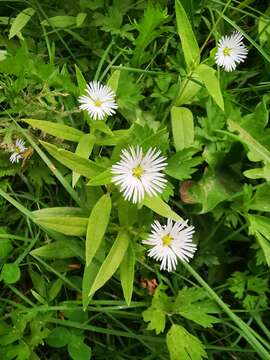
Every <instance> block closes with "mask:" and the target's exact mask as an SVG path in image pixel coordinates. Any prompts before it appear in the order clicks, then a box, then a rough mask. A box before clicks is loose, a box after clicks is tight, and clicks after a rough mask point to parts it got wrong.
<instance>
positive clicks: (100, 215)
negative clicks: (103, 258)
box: [85, 194, 112, 266]
mask: <svg viewBox="0 0 270 360" xmlns="http://www.w3.org/2000/svg"><path fill="white" fill-rule="evenodd" d="M111 208H112V203H111V198H110V194H105V195H103V196H102V197H101V198H100V199H99V200H98V201H97V203H96V205H95V206H94V208H93V210H92V212H91V214H90V217H89V220H88V225H87V234H86V243H85V258H86V265H87V266H88V265H89V264H90V263H91V261H92V260H93V257H94V256H95V254H96V252H97V250H98V248H99V246H100V244H101V242H102V239H103V237H104V234H105V232H106V229H107V226H108V223H109V220H110V214H111Z"/></svg>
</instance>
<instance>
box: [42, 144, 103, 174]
mask: <svg viewBox="0 0 270 360" xmlns="http://www.w3.org/2000/svg"><path fill="white" fill-rule="evenodd" d="M40 143H41V144H42V145H43V146H44V147H45V149H46V150H47V151H48V152H49V154H50V155H51V156H53V157H54V158H55V159H56V160H58V161H59V162H60V163H62V164H63V165H65V166H66V167H67V168H69V169H71V170H72V171H75V172H77V173H78V174H80V175H83V176H85V177H86V178H91V177H95V176H97V175H98V174H99V173H100V172H102V171H103V170H104V168H103V167H101V166H99V165H97V164H96V163H94V162H93V161H91V160H88V159H84V158H82V157H81V156H78V155H76V154H74V153H72V152H70V151H67V150H64V149H60V148H58V147H57V146H54V145H52V144H49V143H46V142H44V141H40Z"/></svg>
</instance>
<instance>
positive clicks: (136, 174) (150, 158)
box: [112, 146, 167, 203]
mask: <svg viewBox="0 0 270 360" xmlns="http://www.w3.org/2000/svg"><path fill="white" fill-rule="evenodd" d="M160 154H161V152H160V151H159V150H156V149H152V148H150V149H149V150H148V151H147V153H146V155H143V151H142V148H141V147H139V146H137V147H136V148H134V147H132V146H130V148H129V151H128V150H127V149H124V150H122V153H121V160H120V161H119V162H118V163H116V164H115V165H113V166H112V173H113V178H112V181H113V182H114V183H115V184H116V185H120V191H121V192H122V193H123V196H124V198H125V199H126V200H130V199H131V198H132V202H133V203H137V202H140V201H142V200H143V198H144V196H145V193H147V194H148V195H149V196H156V195H157V194H158V193H161V192H162V190H163V188H164V187H165V185H166V182H167V180H166V179H164V177H165V175H164V174H163V173H162V170H164V169H165V167H166V165H167V163H166V162H165V161H166V158H165V157H164V156H160Z"/></svg>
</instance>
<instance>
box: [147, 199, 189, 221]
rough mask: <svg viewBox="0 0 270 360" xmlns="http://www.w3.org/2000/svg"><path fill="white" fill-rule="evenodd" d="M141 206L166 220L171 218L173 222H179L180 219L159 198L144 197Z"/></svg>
mask: <svg viewBox="0 0 270 360" xmlns="http://www.w3.org/2000/svg"><path fill="white" fill-rule="evenodd" d="M143 205H145V206H146V207H148V208H149V209H151V210H153V211H154V212H155V213H157V214H159V215H161V216H164V217H166V218H171V219H173V220H175V221H180V220H181V219H182V218H181V217H180V216H179V215H178V214H176V213H175V212H174V211H173V210H172V209H171V208H170V206H169V205H168V204H166V203H165V202H164V201H163V200H162V199H161V198H160V197H158V196H155V197H149V196H146V197H145V198H144V200H143Z"/></svg>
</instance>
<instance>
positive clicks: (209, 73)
mask: <svg viewBox="0 0 270 360" xmlns="http://www.w3.org/2000/svg"><path fill="white" fill-rule="evenodd" d="M195 73H196V74H197V75H198V76H199V79H200V80H201V82H202V83H203V84H204V86H205V87H206V89H207V91H208V93H209V95H210V96H212V98H213V99H214V101H215V102H216V104H217V105H218V106H219V107H220V108H221V110H223V111H224V101H223V96H222V92H221V90H220V84H219V80H218V78H217V77H216V70H214V69H213V68H211V67H210V66H208V65H205V64H200V65H199V66H198V67H197V68H196V70H195Z"/></svg>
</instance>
